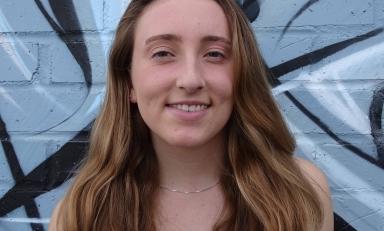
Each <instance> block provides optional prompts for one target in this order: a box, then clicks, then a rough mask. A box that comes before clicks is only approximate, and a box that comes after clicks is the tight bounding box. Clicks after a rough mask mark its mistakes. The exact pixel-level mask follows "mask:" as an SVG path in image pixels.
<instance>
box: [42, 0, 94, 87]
mask: <svg viewBox="0 0 384 231" xmlns="http://www.w3.org/2000/svg"><path fill="white" fill-rule="evenodd" d="M62 1H63V0H62ZM65 2H66V4H65V6H66V9H61V11H66V10H71V11H72V13H69V14H70V15H71V17H76V14H75V13H74V12H75V10H74V6H73V3H72V2H71V1H68V0H67V1H65ZM35 3H36V5H37V7H38V8H39V10H40V11H41V13H42V14H43V15H44V17H45V18H46V20H47V21H48V23H49V24H50V25H51V27H52V29H53V30H55V31H56V33H57V34H58V35H59V38H60V39H61V40H62V41H63V42H64V43H65V45H66V46H67V48H68V50H69V51H70V52H71V54H72V55H73V57H74V58H75V60H76V61H77V63H78V64H79V66H80V68H81V70H82V72H83V75H84V78H85V82H86V84H87V87H88V89H89V88H90V86H91V85H92V71H91V66H90V63H89V55H88V49H87V47H86V46H85V44H84V43H81V42H79V43H73V42H71V38H70V36H69V33H68V32H70V31H67V30H66V28H65V27H67V26H68V25H67V23H65V22H62V21H63V20H65V18H63V17H62V15H61V14H60V13H59V12H60V9H57V7H52V10H53V11H54V12H56V13H55V14H56V15H55V16H58V17H57V19H58V20H59V19H61V21H59V23H60V24H61V25H63V26H65V27H60V26H59V25H57V23H56V22H55V21H54V20H53V19H52V17H51V16H49V14H48V12H47V11H46V10H45V8H44V6H43V4H42V3H41V2H40V1H39V0H35ZM76 18H77V17H76ZM72 21H77V20H72ZM78 25H79V23H78V22H77V23H76V24H74V25H72V27H74V28H76V27H79V26H78ZM77 33H78V36H79V37H80V38H81V41H84V39H83V33H82V31H81V28H78V30H77Z"/></svg>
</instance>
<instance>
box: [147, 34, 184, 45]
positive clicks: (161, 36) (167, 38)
mask: <svg viewBox="0 0 384 231" xmlns="http://www.w3.org/2000/svg"><path fill="white" fill-rule="evenodd" d="M158 40H164V41H176V42H181V37H180V36H177V35H174V34H159V35H154V36H151V37H149V38H148V39H147V40H145V45H148V44H149V43H152V42H155V41H158Z"/></svg>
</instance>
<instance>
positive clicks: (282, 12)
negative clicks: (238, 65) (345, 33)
mask: <svg viewBox="0 0 384 231" xmlns="http://www.w3.org/2000/svg"><path fill="white" fill-rule="evenodd" d="M304 3H305V1H301V0H294V1H279V4H278V6H277V5H276V2H275V1H264V2H262V4H261V10H260V15H259V18H258V19H257V20H256V22H255V23H254V25H255V26H256V27H283V26H285V25H286V24H287V23H288V22H289V20H290V19H291V18H292V17H293V16H294V15H295V14H296V12H298V10H299V9H300V8H301V7H302V6H303V5H304ZM373 23H374V10H373V0H367V1H361V0H349V1H318V2H317V3H315V4H313V5H312V6H311V7H310V8H309V9H307V10H306V11H305V12H304V13H303V14H302V15H301V16H299V17H298V18H297V19H296V20H295V21H294V22H293V23H292V27H302V26H322V25H355V24H373Z"/></svg>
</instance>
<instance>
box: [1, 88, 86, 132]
mask: <svg viewBox="0 0 384 231" xmlns="http://www.w3.org/2000/svg"><path fill="white" fill-rule="evenodd" d="M2 91H3V92H2V94H6V95H7V97H6V100H1V101H0V112H1V116H2V119H3V121H4V122H5V123H6V125H7V129H8V131H9V132H16V131H17V132H24V131H26V132H37V131H44V130H45V129H49V128H51V127H52V126H56V125H57V124H59V123H61V122H63V121H64V120H67V119H68V117H70V116H71V115H72V114H73V113H75V112H76V110H78V109H79V107H80V106H81V105H82V103H83V101H84V100H85V97H86V95H87V92H88V91H87V88H86V87H85V86H84V85H75V84H72V85H66V86H44V85H30V86H20V87H10V86H9V87H4V88H3V89H2ZM78 129H79V130H81V129H82V127H81V128H78Z"/></svg>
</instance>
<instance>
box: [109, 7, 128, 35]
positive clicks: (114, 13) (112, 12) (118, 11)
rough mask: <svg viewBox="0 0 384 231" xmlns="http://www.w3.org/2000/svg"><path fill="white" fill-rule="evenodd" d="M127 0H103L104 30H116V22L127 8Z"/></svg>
mask: <svg viewBox="0 0 384 231" xmlns="http://www.w3.org/2000/svg"><path fill="white" fill-rule="evenodd" d="M128 3H129V0H115V1H108V0H105V1H104V30H105V31H112V32H114V31H115V30H116V27H117V24H118V22H119V20H120V18H121V16H122V15H123V13H124V11H125V9H126V8H127V6H128Z"/></svg>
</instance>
